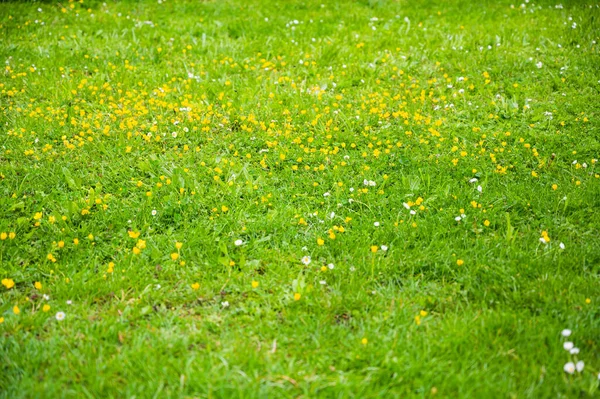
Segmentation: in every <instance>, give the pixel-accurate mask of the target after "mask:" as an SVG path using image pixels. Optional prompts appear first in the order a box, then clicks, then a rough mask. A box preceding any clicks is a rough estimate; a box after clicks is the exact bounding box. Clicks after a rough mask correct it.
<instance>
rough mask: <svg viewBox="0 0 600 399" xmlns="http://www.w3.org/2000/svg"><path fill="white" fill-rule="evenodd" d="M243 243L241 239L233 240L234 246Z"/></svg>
mask: <svg viewBox="0 0 600 399" xmlns="http://www.w3.org/2000/svg"><path fill="white" fill-rule="evenodd" d="M243 243H244V241H242V240H239V239H238V240H235V242H234V244H235V246H236V247H239V246H240V245H242V244H243Z"/></svg>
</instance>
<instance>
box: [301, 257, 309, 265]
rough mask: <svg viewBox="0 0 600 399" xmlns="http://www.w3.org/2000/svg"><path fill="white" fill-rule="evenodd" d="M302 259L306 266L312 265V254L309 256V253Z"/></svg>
mask: <svg viewBox="0 0 600 399" xmlns="http://www.w3.org/2000/svg"><path fill="white" fill-rule="evenodd" d="M300 261H301V262H302V263H304V264H305V265H306V266H308V265H310V256H308V255H306V256H303V257H302V259H300Z"/></svg>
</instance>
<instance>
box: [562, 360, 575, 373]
mask: <svg viewBox="0 0 600 399" xmlns="http://www.w3.org/2000/svg"><path fill="white" fill-rule="evenodd" d="M563 370H565V373H569V374H573V373H574V372H575V365H574V364H573V362H568V363H566V364H565V365H564V366H563Z"/></svg>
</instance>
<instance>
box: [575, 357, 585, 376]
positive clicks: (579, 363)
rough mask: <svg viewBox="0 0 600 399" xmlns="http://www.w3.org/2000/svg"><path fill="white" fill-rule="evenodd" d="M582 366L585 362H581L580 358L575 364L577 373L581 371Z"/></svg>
mask: <svg viewBox="0 0 600 399" xmlns="http://www.w3.org/2000/svg"><path fill="white" fill-rule="evenodd" d="M584 366H585V363H584V362H583V360H580V361H578V362H577V363H576V364H575V369H577V372H578V373H581V372H582V371H583V367H584Z"/></svg>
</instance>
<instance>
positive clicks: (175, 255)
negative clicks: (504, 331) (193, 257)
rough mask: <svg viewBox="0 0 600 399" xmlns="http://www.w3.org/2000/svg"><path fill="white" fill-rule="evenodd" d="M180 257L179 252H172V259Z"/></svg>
mask: <svg viewBox="0 0 600 399" xmlns="http://www.w3.org/2000/svg"><path fill="white" fill-rule="evenodd" d="M178 258H179V254H178V253H177V252H173V253H172V254H171V259H173V260H177V259H178Z"/></svg>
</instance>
